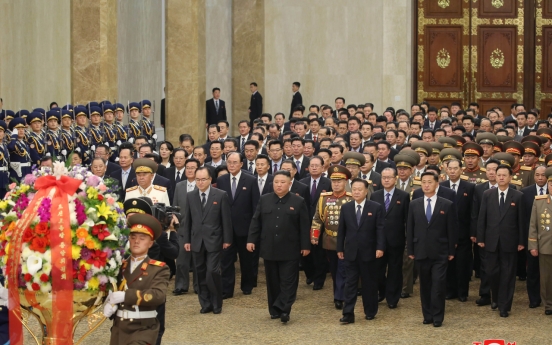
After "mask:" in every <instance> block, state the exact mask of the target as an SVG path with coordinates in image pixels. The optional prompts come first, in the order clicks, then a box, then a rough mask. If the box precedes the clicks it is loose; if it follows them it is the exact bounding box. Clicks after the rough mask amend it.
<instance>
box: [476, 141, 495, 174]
mask: <svg viewBox="0 0 552 345" xmlns="http://www.w3.org/2000/svg"><path fill="white" fill-rule="evenodd" d="M475 142H476V143H478V144H479V145H480V146H481V148H482V149H483V154H482V155H481V159H479V161H478V162H477V164H478V165H479V167H480V168H484V167H485V163H487V161H488V160H489V159H491V158H492V157H493V154H494V146H495V145H496V143H498V139H497V138H496V135H494V134H493V133H489V132H484V133H479V134H477V136H476V137H475Z"/></svg>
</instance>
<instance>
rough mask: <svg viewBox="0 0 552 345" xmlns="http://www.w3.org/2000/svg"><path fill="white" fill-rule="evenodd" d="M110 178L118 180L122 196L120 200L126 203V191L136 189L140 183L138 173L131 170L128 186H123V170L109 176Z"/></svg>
mask: <svg viewBox="0 0 552 345" xmlns="http://www.w3.org/2000/svg"><path fill="white" fill-rule="evenodd" d="M109 176H110V177H113V178H114V179H116V180H117V181H118V183H119V188H120V195H121V198H120V199H119V200H120V201H124V200H125V197H126V190H127V189H128V188H130V187H134V186H137V185H138V183H136V172H135V171H134V169H132V168H131V169H130V171H129V173H128V177H127V182H126V186H123V170H122V169H120V170H117V171H115V172H113V173H112V174H111V175H109Z"/></svg>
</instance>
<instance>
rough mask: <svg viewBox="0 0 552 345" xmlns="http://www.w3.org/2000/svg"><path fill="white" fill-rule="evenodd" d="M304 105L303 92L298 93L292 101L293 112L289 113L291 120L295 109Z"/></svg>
mask: <svg viewBox="0 0 552 345" xmlns="http://www.w3.org/2000/svg"><path fill="white" fill-rule="evenodd" d="M301 104H303V96H301V92H299V91H297V92H296V93H295V94H294V95H293V98H292V99H291V110H290V111H289V118H290V119H291V114H293V108H295V107H296V106H298V105H301Z"/></svg>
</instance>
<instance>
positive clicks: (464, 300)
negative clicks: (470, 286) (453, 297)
mask: <svg viewBox="0 0 552 345" xmlns="http://www.w3.org/2000/svg"><path fill="white" fill-rule="evenodd" d="M458 300H459V301H460V302H466V301H467V300H468V298H467V297H466V296H460V297H458Z"/></svg>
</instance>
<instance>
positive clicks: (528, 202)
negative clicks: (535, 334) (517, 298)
mask: <svg viewBox="0 0 552 345" xmlns="http://www.w3.org/2000/svg"><path fill="white" fill-rule="evenodd" d="M545 170H546V166H544V165H540V166H538V167H536V168H535V172H534V178H535V184H534V185H531V186H528V187H525V188H523V189H522V190H521V192H522V193H523V204H524V205H525V214H527V215H530V214H531V212H532V210H533V202H534V201H535V197H536V196H537V195H544V194H548V186H547V185H546V184H547V179H546V175H545V174H544V172H545ZM526 219H527V218H526ZM524 231H525V235H524V237H523V238H524V239H527V238H528V237H529V222H525V228H524ZM525 245H527V243H525ZM527 294H528V295H529V308H536V307H538V306H539V305H540V304H541V302H542V300H541V294H540V273H539V257H538V256H533V255H531V253H530V252H527Z"/></svg>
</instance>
